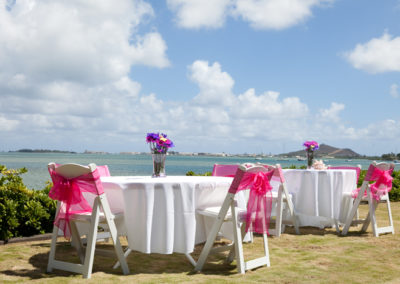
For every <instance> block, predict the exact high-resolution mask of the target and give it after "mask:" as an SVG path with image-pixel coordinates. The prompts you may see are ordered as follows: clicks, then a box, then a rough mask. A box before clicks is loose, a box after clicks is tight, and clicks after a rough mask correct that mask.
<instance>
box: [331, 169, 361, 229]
mask: <svg viewBox="0 0 400 284" xmlns="http://www.w3.org/2000/svg"><path fill="white" fill-rule="evenodd" d="M328 170H354V171H356V175H357V179H356V183H355V185H354V189H356V188H357V185H358V180H359V179H360V174H361V165H357V166H350V165H345V166H331V165H328ZM354 218H355V219H356V220H358V219H359V212H358V209H357V212H356V216H355V217H354ZM335 228H336V232H337V233H338V234H340V224H339V222H338V220H335Z"/></svg>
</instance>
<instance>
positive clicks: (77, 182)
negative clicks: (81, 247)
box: [49, 169, 103, 239]
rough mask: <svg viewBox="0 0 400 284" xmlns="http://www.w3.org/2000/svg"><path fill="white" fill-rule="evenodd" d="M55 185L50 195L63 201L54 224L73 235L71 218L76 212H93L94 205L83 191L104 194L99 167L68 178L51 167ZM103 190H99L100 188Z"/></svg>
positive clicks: (66, 234) (66, 235) (68, 236)
mask: <svg viewBox="0 0 400 284" xmlns="http://www.w3.org/2000/svg"><path fill="white" fill-rule="evenodd" d="M49 172H50V176H51V179H52V181H53V187H52V188H51V190H50V192H49V197H50V198H52V199H54V200H58V201H61V206H60V209H59V211H58V212H57V216H56V219H55V220H54V225H55V226H57V227H58V228H59V229H61V230H62V231H63V232H64V237H65V238H67V239H69V238H70V237H71V225H70V219H71V216H72V215H74V214H88V213H91V212H92V207H91V206H90V205H89V203H88V202H87V201H86V199H85V197H84V196H83V194H82V193H83V192H88V193H91V194H95V195H100V194H102V193H103V192H102V186H101V181H100V175H99V173H98V171H97V169H96V170H95V171H94V172H92V173H89V174H84V175H81V176H78V177H75V178H71V179H67V178H64V177H63V176H61V175H59V174H58V173H56V172H55V170H53V169H49ZM98 185H100V186H98ZM98 189H100V191H101V192H99V190H98Z"/></svg>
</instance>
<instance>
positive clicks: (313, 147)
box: [303, 141, 319, 151]
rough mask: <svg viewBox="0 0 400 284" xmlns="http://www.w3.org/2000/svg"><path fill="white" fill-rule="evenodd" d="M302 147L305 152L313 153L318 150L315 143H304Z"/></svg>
mask: <svg viewBox="0 0 400 284" xmlns="http://www.w3.org/2000/svg"><path fill="white" fill-rule="evenodd" d="M303 146H304V147H306V150H307V151H315V150H318V148H319V144H318V143H317V142H316V141H306V142H304V143H303Z"/></svg>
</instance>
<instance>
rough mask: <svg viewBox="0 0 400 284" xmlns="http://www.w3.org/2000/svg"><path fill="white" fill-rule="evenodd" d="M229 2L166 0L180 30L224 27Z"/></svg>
mask: <svg viewBox="0 0 400 284" xmlns="http://www.w3.org/2000/svg"><path fill="white" fill-rule="evenodd" d="M230 2H231V0H212V1H204V0H167V4H168V7H169V9H171V10H172V11H174V12H175V13H176V23H177V25H178V26H180V27H182V28H188V29H198V28H220V27H222V26H223V25H224V23H225V19H226V16H227V9H228V6H229V4H230Z"/></svg>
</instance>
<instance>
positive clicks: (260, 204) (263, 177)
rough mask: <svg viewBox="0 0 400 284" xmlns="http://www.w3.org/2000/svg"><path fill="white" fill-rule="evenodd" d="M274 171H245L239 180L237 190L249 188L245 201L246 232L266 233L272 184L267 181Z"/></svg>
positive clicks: (270, 205)
mask: <svg viewBox="0 0 400 284" xmlns="http://www.w3.org/2000/svg"><path fill="white" fill-rule="evenodd" d="M273 174H274V171H269V172H257V173H251V172H247V173H245V174H244V176H243V179H242V181H241V182H240V185H239V188H238V191H240V190H243V189H248V188H250V197H249V201H248V203H247V214H246V232H248V231H251V232H256V233H259V234H265V233H267V234H268V228H269V222H270V219H271V208H272V192H271V190H272V186H271V185H270V183H269V181H270V180H271V178H272V175H273Z"/></svg>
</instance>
